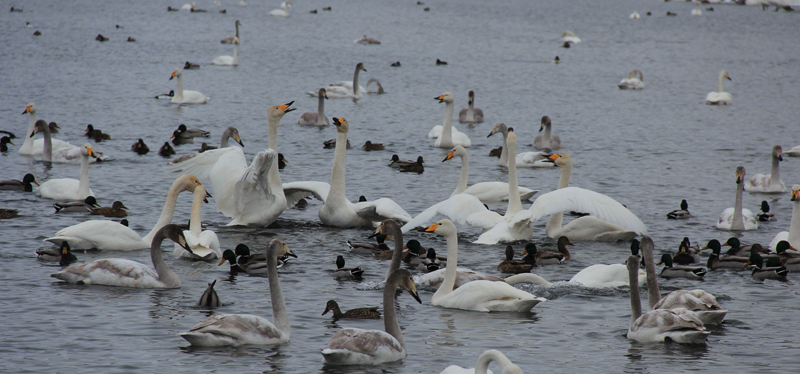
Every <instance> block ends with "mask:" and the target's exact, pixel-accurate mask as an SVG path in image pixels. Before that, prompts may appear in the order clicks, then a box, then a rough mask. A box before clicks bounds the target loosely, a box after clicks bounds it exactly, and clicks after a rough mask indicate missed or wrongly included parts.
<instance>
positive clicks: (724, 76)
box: [719, 70, 733, 82]
mask: <svg viewBox="0 0 800 374" xmlns="http://www.w3.org/2000/svg"><path fill="white" fill-rule="evenodd" d="M723 78H725V79H727V80H729V81H731V82H732V81H733V79H731V76H730V75H728V72H727V71H725V70H723V71H720V72H719V79H720V80H721V79H723Z"/></svg>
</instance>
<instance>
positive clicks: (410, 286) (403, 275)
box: [386, 269, 422, 304]
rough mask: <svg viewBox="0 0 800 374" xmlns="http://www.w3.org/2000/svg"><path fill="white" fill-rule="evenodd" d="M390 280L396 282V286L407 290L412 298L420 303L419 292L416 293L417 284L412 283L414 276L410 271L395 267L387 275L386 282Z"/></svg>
mask: <svg viewBox="0 0 800 374" xmlns="http://www.w3.org/2000/svg"><path fill="white" fill-rule="evenodd" d="M391 281H395V282H397V287H400V288H402V289H404V290H406V291H408V293H409V294H410V295H411V296H412V297H413V298H414V300H417V302H418V303H420V304H422V300H420V298H419V294H418V293H417V285H416V284H415V283H414V277H412V276H411V272H409V271H408V270H406V269H397V270H395V271H393V272H392V274H390V275H389V278H388V279H387V282H386V283H389V282H391Z"/></svg>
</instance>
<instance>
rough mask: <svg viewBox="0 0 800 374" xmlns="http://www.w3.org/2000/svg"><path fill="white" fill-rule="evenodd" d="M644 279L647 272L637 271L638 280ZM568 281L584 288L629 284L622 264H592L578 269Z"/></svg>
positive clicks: (626, 271)
mask: <svg viewBox="0 0 800 374" xmlns="http://www.w3.org/2000/svg"><path fill="white" fill-rule="evenodd" d="M646 280H647V274H646V273H645V272H644V271H639V282H641V283H644V282H645V281H646ZM569 282H570V283H580V284H581V285H583V286H584V287H586V288H607V287H611V288H614V287H622V286H630V280H629V279H628V270H627V268H626V267H625V265H624V264H611V265H604V264H596V265H592V266H589V267H587V268H585V269H583V270H581V271H579V272H578V273H577V274H575V275H574V276H573V277H572V278H571V279H570V280H569Z"/></svg>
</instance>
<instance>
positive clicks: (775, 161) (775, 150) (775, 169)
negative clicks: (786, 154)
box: [744, 145, 786, 193]
mask: <svg viewBox="0 0 800 374" xmlns="http://www.w3.org/2000/svg"><path fill="white" fill-rule="evenodd" d="M781 161H783V148H781V146H779V145H776V146H774V147H772V172H771V173H770V174H755V175H753V176H752V177H750V179H748V180H747V182H746V183H745V185H744V190H745V191H747V192H763V193H784V192H786V185H784V184H783V181H782V180H781V175H780V171H779V165H780V162H781Z"/></svg>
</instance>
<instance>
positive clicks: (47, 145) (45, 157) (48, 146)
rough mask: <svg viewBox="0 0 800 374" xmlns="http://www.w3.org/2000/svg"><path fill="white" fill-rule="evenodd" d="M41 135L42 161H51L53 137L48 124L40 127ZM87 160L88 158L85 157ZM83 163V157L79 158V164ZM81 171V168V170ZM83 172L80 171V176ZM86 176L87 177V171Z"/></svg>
mask: <svg viewBox="0 0 800 374" xmlns="http://www.w3.org/2000/svg"><path fill="white" fill-rule="evenodd" d="M42 136H43V138H44V146H43V147H42V161H52V160H53V138H52V136H51V135H50V126H44V129H42ZM87 160H88V158H87ZM82 164H83V159H81V165H82ZM81 171H82V170H81ZM82 176H83V173H81V177H82ZM86 178H89V175H88V173H87V175H86Z"/></svg>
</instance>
